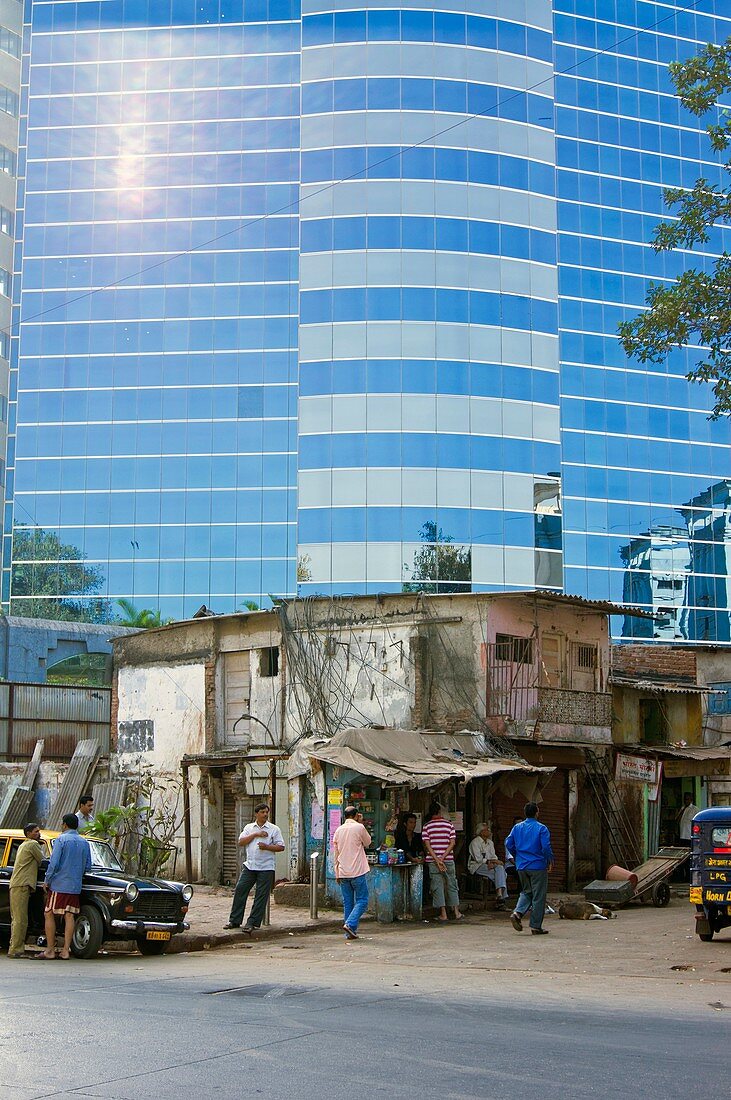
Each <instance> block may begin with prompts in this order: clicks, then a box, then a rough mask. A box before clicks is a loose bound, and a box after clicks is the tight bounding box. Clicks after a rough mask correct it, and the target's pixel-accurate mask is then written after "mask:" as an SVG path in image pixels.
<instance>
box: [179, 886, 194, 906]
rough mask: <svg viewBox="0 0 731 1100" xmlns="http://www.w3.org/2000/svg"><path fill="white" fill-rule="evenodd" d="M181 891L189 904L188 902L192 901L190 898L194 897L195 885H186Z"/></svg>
mask: <svg viewBox="0 0 731 1100" xmlns="http://www.w3.org/2000/svg"><path fill="white" fill-rule="evenodd" d="M180 893H181V895H182V898H183V901H184V902H185V904H186V905H187V904H188V902H189V901H190V899H191V898H192V897H193V887H192V886H184V887H183V889H182V890H181V891H180Z"/></svg>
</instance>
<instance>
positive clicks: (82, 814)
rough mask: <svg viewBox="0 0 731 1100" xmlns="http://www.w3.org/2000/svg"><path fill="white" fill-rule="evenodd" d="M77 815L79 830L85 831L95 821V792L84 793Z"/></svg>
mask: <svg viewBox="0 0 731 1100" xmlns="http://www.w3.org/2000/svg"><path fill="white" fill-rule="evenodd" d="M76 816H77V818H78V819H79V832H80V833H85V832H86V830H87V829H88V828H89V826H90V825H92V824H93V823H94V795H93V794H82V796H81V798H80V799H79V808H78V810H77V811H76Z"/></svg>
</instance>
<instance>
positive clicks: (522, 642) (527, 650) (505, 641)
mask: <svg viewBox="0 0 731 1100" xmlns="http://www.w3.org/2000/svg"><path fill="white" fill-rule="evenodd" d="M495 660H496V661H510V662H512V663H513V664H516V665H532V664H533V639H532V638H518V637H516V635H514V634H496V635H495Z"/></svg>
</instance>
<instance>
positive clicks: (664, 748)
mask: <svg viewBox="0 0 731 1100" xmlns="http://www.w3.org/2000/svg"><path fill="white" fill-rule="evenodd" d="M614 747H615V748H616V749H617V751H618V752H629V753H639V754H640V755H642V756H659V757H661V758H662V757H670V758H671V759H674V758H679V759H681V760H704V761H712V760H718V761H719V762H723V763H725V762H727V761H729V760H731V749H726V748H724V747H723V746H722V745H718V746H716V748H711V747H710V746H709V745H615V746H614Z"/></svg>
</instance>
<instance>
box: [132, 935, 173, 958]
mask: <svg viewBox="0 0 731 1100" xmlns="http://www.w3.org/2000/svg"><path fill="white" fill-rule="evenodd" d="M169 943H170V940H146V939H142V938H140V939H139V940H138V941H137V948H138V950H139V952H140V955H164V954H165V952H166V951H167V949H168V944H169Z"/></svg>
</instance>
